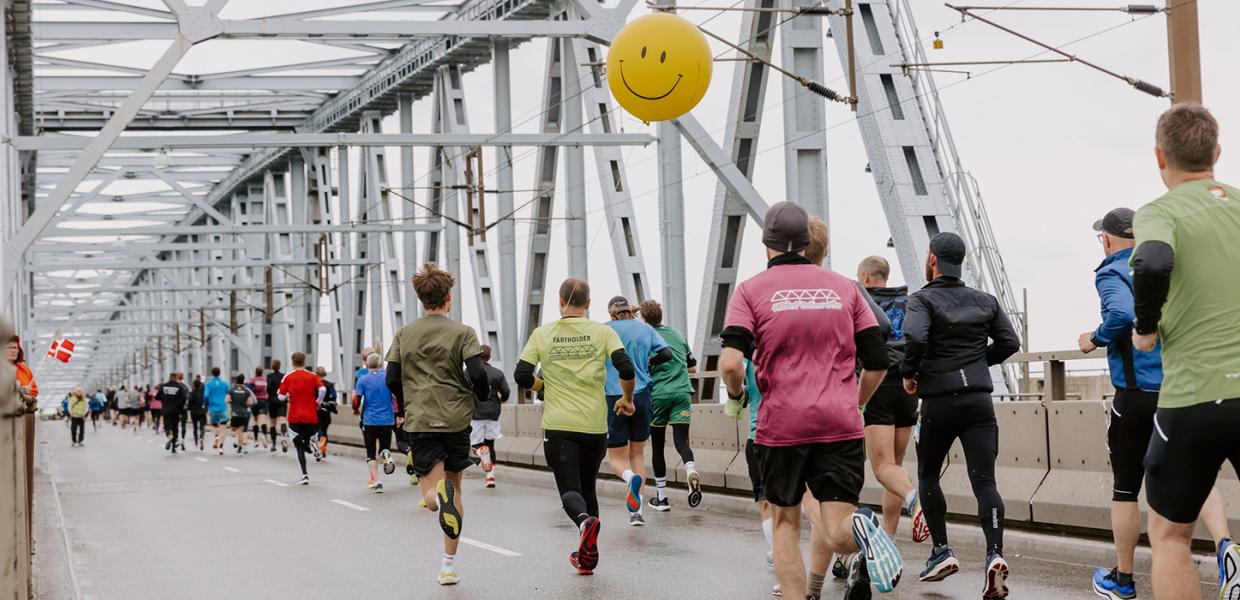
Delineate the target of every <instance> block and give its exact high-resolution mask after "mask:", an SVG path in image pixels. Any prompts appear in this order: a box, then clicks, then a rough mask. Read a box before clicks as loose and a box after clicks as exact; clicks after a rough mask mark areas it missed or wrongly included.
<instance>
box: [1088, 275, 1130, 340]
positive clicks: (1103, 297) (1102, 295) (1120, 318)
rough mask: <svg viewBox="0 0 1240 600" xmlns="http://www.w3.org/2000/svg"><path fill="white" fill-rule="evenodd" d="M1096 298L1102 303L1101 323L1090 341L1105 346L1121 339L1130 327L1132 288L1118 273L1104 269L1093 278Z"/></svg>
mask: <svg viewBox="0 0 1240 600" xmlns="http://www.w3.org/2000/svg"><path fill="white" fill-rule="evenodd" d="M1094 287H1095V288H1097V290H1098V299H1099V300H1100V301H1101V303H1102V315H1103V316H1102V324H1101V325H1099V326H1098V328H1097V329H1095V330H1094V333H1093V335H1092V336H1091V337H1090V341H1091V342H1093V344H1094V345H1095V346H1098V347H1100V348H1105V347H1107V346H1110V345H1111V344H1112V343H1113V342H1115V341H1116V340H1118V339H1121V338H1122V337H1124V336H1125V335H1126V334H1128V333H1129V330H1130V329H1131V328H1132V321H1133V319H1134V318H1135V316H1134V315H1133V312H1132V310H1133V309H1132V290H1131V288H1129V287H1128V283H1127V282H1125V281H1124V280H1123V278H1122V277H1121V276H1120V274H1119V273H1116V272H1114V271H1112V270H1109V269H1108V270H1104V271H1101V272H1099V273H1098V276H1097V277H1095V278H1094Z"/></svg>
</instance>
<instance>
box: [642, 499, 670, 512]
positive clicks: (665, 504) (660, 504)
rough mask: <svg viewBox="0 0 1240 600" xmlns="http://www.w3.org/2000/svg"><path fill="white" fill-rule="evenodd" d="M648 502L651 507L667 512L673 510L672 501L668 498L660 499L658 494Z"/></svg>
mask: <svg viewBox="0 0 1240 600" xmlns="http://www.w3.org/2000/svg"><path fill="white" fill-rule="evenodd" d="M646 504H647V505H649V506H650V508H653V509H655V510H657V511H659V512H667V511H669V510H672V502H671V501H670V500H668V499H667V498H664V499H662V500H660V499H659V497H658V496H655V497H653V498H651V499H649V500H647V501H646Z"/></svg>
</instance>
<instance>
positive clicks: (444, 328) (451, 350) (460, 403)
mask: <svg viewBox="0 0 1240 600" xmlns="http://www.w3.org/2000/svg"><path fill="white" fill-rule="evenodd" d="M455 279H456V278H455V277H453V275H452V274H451V273H449V272H447V271H444V270H441V269H439V268H438V267H436V266H435V265H434V264H431V263H428V264H426V265H424V266H423V267H422V270H421V271H419V272H418V273H417V274H416V275H414V276H413V289H414V291H416V292H417V294H418V300H419V301H421V302H422V306H423V307H424V308H425V309H426V316H424V317H422V318H420V319H418V320H417V321H414V322H412V323H409V324H406V325H405V326H404V327H401V328H400V331H398V332H396V337H395V338H394V339H393V340H392V346H391V348H389V349H388V353H387V361H388V368H387V375H386V382H387V386H388V389H389V390H391V392H392V395H393V396H395V397H396V403H397V414H398V415H403V418H402V417H400V416H398V417H397V421H396V424H397V426H401V425H403V426H404V429H405V431H407V432H409V437H410V445H411V450H410V451H411V452H412V453H413V469H414V472H415V473H417V475H418V477H419V481H418V483H419V485H420V486H421V489H422V496H423V501H424V502H425V504H426V507H427V509H429V510H432V511H438V512H439V527H440V528H441V529H442V530H443V533H444V540H443V542H444V555H443V564H442V565H441V567H440V570H439V583H440V585H455V584H456V583H458V582H459V581H460V578H459V577H458V576H457V572H456V564H455V560H456V550H457V546H458V544H459V542H460V540H459V539H458V538H459V537H460V535H461V524H462V513H463V510H464V508H463V506H464V505H463V504H462V502H461V473H462V472H463V471H464V470H465V469H466V468H468V467H469V466H470V465H472V464H473V461H472V460H470V457H469V450H470V446H469V421H470V419H471V418H472V417H473V413H474V402H475V400H476V399H482V400H485V399H486V397H487V394H488V391H489V387H488V385H487V374H486V370H484V369H483V367H482V356H481V355H482V346H481V345H479V344H478V336H477V335H476V334H475V333H474V330H473V328H471V327H469V326H467V325H463V324H461V323H457V322H456V321H453V320H452V319H451V318H449V317H448V312H449V311H450V310H451V309H452V285H453V283H454V282H455ZM461 365H464V366H465V368H464V370H462V368H461Z"/></svg>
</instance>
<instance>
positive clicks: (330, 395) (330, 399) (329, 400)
mask: <svg viewBox="0 0 1240 600" xmlns="http://www.w3.org/2000/svg"><path fill="white" fill-rule="evenodd" d="M323 387H325V388H327V395H325V396H324V397H323V406H322V407H320V410H325V411H327V412H329V413H335V412H336V407H337V406H338V404H337V402H336V384H335V383H332V382H330V381H327V380H326V379H324V380H323Z"/></svg>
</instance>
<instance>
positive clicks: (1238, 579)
mask: <svg viewBox="0 0 1240 600" xmlns="http://www.w3.org/2000/svg"><path fill="white" fill-rule="evenodd" d="M1218 597H1219V598H1220V599H1221V600H1240V545H1237V544H1236V543H1235V542H1233V541H1231V539H1230V538H1223V540H1222V541H1220V542H1219V544H1218Z"/></svg>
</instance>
